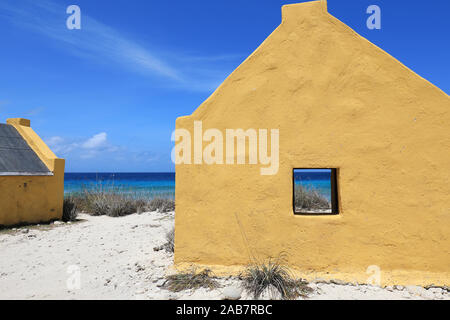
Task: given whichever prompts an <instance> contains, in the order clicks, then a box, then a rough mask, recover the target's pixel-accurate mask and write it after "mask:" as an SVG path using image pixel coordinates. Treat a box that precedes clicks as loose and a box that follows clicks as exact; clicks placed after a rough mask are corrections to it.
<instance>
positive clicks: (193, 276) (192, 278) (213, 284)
mask: <svg viewBox="0 0 450 320" xmlns="http://www.w3.org/2000/svg"><path fill="white" fill-rule="evenodd" d="M218 287H219V283H218V282H217V281H216V280H215V279H214V277H212V276H211V271H210V270H208V269H205V270H203V271H201V272H197V271H196V269H195V268H194V269H192V270H191V271H189V272H183V273H178V274H174V275H170V276H168V277H167V280H166V282H165V283H164V284H163V288H165V289H167V290H170V291H172V292H180V291H183V290H189V289H193V290H195V289H198V288H207V289H210V290H212V289H216V288H218Z"/></svg>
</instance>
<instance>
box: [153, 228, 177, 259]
mask: <svg viewBox="0 0 450 320" xmlns="http://www.w3.org/2000/svg"><path fill="white" fill-rule="evenodd" d="M153 250H154V251H161V250H165V251H167V252H170V253H174V252H175V228H172V229H171V230H170V231H168V232H167V233H166V243H164V244H163V245H162V246H159V247H155V248H153Z"/></svg>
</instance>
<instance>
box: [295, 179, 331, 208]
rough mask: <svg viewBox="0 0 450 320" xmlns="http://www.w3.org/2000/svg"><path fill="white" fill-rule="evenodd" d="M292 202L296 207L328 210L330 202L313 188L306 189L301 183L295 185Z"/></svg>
mask: <svg viewBox="0 0 450 320" xmlns="http://www.w3.org/2000/svg"><path fill="white" fill-rule="evenodd" d="M294 195H295V196H294V204H295V208H297V209H307V210H329V209H331V204H330V202H329V201H328V199H327V198H325V197H324V196H323V195H321V194H320V192H318V191H317V190H315V189H307V188H305V187H304V186H302V185H296V186H295V189H294Z"/></svg>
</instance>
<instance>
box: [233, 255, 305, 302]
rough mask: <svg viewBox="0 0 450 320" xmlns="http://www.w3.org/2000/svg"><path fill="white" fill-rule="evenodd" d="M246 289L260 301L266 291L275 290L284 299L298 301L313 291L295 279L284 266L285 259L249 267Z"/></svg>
mask: <svg viewBox="0 0 450 320" xmlns="http://www.w3.org/2000/svg"><path fill="white" fill-rule="evenodd" d="M241 277H242V279H243V286H244V289H245V290H246V291H247V292H249V293H250V294H251V295H252V296H253V298H254V299H259V298H260V296H261V294H262V293H263V292H264V291H265V290H270V289H271V288H275V290H277V291H278V292H279V293H280V295H281V298H282V299H286V300H289V299H296V298H298V297H299V296H303V297H305V296H307V294H308V293H309V292H311V291H312V289H311V288H309V287H308V283H307V282H306V281H304V280H302V279H294V278H293V277H292V276H291V272H290V270H289V268H288V267H287V266H285V265H284V264H283V258H282V257H279V258H278V259H269V260H268V261H267V262H265V263H259V264H254V265H251V266H249V267H248V268H247V269H246V270H245V272H244V274H243V275H242V276H241Z"/></svg>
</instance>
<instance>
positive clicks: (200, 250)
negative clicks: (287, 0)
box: [175, 1, 450, 285]
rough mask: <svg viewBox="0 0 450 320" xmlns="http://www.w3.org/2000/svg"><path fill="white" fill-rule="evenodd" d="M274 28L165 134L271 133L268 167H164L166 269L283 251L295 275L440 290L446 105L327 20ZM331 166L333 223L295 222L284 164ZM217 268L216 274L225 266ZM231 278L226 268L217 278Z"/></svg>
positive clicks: (301, 8) (447, 195)
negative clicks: (172, 203)
mask: <svg viewBox="0 0 450 320" xmlns="http://www.w3.org/2000/svg"><path fill="white" fill-rule="evenodd" d="M324 7H325V6H324V5H323V3H321V2H318V1H316V2H308V3H303V4H298V5H288V6H284V7H283V9H282V13H283V20H282V24H281V25H280V26H279V27H278V28H277V29H276V30H275V31H274V32H273V33H272V34H271V35H270V36H269V37H268V39H266V40H265V41H264V42H263V43H262V44H261V46H260V47H259V48H258V49H257V50H256V51H255V52H254V53H253V54H252V55H251V56H249V57H248V58H247V59H246V60H245V61H244V62H243V63H242V64H241V66H239V68H238V69H236V70H235V71H234V72H233V73H232V74H231V75H230V76H229V77H228V78H227V79H226V80H225V81H224V83H223V84H222V85H221V86H220V87H219V88H218V89H217V90H216V92H214V94H213V95H212V96H211V97H210V98H208V99H207V100H206V101H205V102H204V103H203V104H202V105H201V106H200V107H199V108H198V109H197V110H196V111H195V112H194V113H193V114H192V115H191V116H188V117H181V118H179V119H177V123H176V127H177V129H181V128H185V129H188V130H190V131H191V135H193V134H194V133H193V122H194V121H195V120H201V121H202V122H203V129H204V130H206V129H208V128H217V129H220V130H222V131H223V132H225V129H227V128H229V129H236V128H242V129H244V130H245V129H249V128H254V129H260V128H262V129H264V128H265V129H279V130H280V168H279V172H278V174H277V175H274V176H261V175H260V170H259V169H260V166H259V165H258V166H255V165H206V164H204V165H177V166H176V222H175V223H176V227H175V230H176V232H175V237H176V238H175V263H176V265H177V266H179V267H180V268H183V267H185V266H188V265H190V264H192V263H195V264H198V265H207V266H209V267H213V268H214V269H215V270H217V272H228V271H230V270H234V271H236V270H239V268H240V267H241V266H243V265H246V264H248V263H250V262H252V261H254V260H255V259H256V260H263V259H265V258H267V257H270V256H272V257H276V256H278V255H279V254H280V253H282V252H284V253H286V257H287V262H288V264H289V265H290V266H291V267H293V268H294V269H296V270H297V271H298V272H299V273H300V274H302V275H304V276H306V277H307V278H313V277H324V278H338V279H342V280H346V281H359V282H366V281H367V278H368V276H369V275H368V274H367V273H366V271H367V268H368V267H369V266H372V265H376V266H378V267H379V268H380V270H381V272H382V278H381V281H382V283H383V284H392V283H398V284H441V285H442V284H446V285H448V284H449V283H450V270H449V268H450V236H449V235H450V183H449V182H450V152H449V146H450V130H449V129H448V128H449V123H450V100H449V97H448V95H447V94H445V93H444V92H442V91H441V90H440V89H438V88H437V87H435V86H434V85H432V84H431V83H429V82H428V81H426V80H424V79H423V78H421V77H420V76H418V75H417V74H415V73H414V72H412V71H411V70H409V69H408V68H407V67H405V66H404V65H402V64H401V63H400V62H398V61H397V60H395V59H394V58H393V57H392V56H390V55H389V54H387V53H386V52H384V51H383V50H381V49H379V48H378V47H376V46H375V45H373V44H371V43H370V42H369V41H367V40H366V39H364V38H362V37H361V36H359V35H358V34H356V33H355V32H354V31H353V30H351V29H350V28H349V27H348V26H346V25H345V24H343V23H342V22H340V21H339V20H337V19H336V18H334V17H332V16H331V15H330V14H328V13H327V12H326V9H325V8H324ZM330 167H331V168H338V190H339V205H340V215H338V216H299V215H294V214H293V208H292V192H293V191H292V169H293V168H330ZM227 270H228V271H227ZM230 272H231V271H230Z"/></svg>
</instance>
